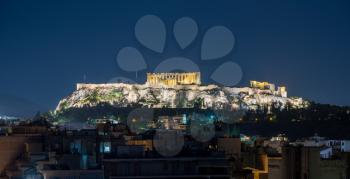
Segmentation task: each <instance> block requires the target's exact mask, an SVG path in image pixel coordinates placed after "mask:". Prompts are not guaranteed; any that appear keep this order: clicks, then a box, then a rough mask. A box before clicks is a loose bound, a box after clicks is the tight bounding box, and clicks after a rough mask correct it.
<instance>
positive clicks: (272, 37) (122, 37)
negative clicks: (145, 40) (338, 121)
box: [0, 0, 350, 116]
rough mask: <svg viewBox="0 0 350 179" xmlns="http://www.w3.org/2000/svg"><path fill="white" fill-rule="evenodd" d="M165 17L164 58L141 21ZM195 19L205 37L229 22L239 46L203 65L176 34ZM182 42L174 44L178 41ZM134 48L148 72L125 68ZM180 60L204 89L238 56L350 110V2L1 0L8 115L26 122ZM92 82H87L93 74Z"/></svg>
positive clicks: (246, 72)
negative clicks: (69, 99)
mask: <svg viewBox="0 0 350 179" xmlns="http://www.w3.org/2000/svg"><path fill="white" fill-rule="evenodd" d="M147 14H154V15H157V16H159V17H160V18H161V19H162V20H163V21H164V22H165V24H166V27H167V28H168V29H167V30H168V33H167V37H168V39H167V40H168V41H167V45H166V48H165V52H164V53H163V54H157V53H154V52H151V51H149V50H147V49H145V48H144V47H143V46H141V45H140V44H139V43H138V42H137V40H136V39H135V36H134V25H135V23H136V21H137V20H138V19H139V18H140V17H142V16H144V15H147ZM185 16H186V17H191V18H193V19H194V20H195V21H196V22H197V24H198V29H199V35H202V34H203V33H204V32H205V31H206V30H207V29H208V28H209V27H211V26H214V25H224V26H227V27H228V28H229V29H231V30H232V32H233V33H234V35H235V38H236V44H235V47H234V50H233V52H232V53H230V54H229V55H227V56H225V57H224V58H222V59H219V60H217V61H214V62H202V61H200V60H199V59H198V57H199V56H200V55H199V54H200V48H199V47H200V44H201V36H199V37H197V39H196V41H195V42H194V44H192V45H191V46H190V47H189V48H187V49H185V50H184V51H181V50H179V49H178V48H176V46H175V45H176V43H175V41H174V38H173V37H172V34H171V32H172V28H173V24H174V22H175V21H176V20H177V19H179V18H181V17H185ZM172 44H174V45H172ZM125 46H133V47H136V48H138V49H139V50H140V51H141V52H142V53H144V57H145V59H146V62H147V65H148V69H147V70H142V71H140V72H139V73H138V76H139V77H138V78H137V79H135V73H130V72H125V71H123V70H122V69H121V68H119V67H118V65H117V62H116V55H117V53H118V50H119V49H121V48H122V47H125ZM172 56H185V57H188V58H190V59H193V60H194V61H195V62H196V63H197V64H199V66H200V68H201V72H202V74H203V77H204V78H203V80H202V81H203V82H204V83H212V81H211V80H210V79H209V78H208V76H210V74H211V73H212V72H213V70H215V69H214V67H215V66H218V65H220V64H221V63H222V62H225V61H228V60H232V61H234V62H235V63H238V64H239V65H240V66H241V68H242V71H243V79H242V80H241V82H240V83H239V85H238V86H247V85H248V84H249V80H252V79H254V80H264V81H271V82H273V83H276V84H277V85H280V84H283V85H286V86H287V88H288V92H289V95H290V96H301V97H304V98H306V99H310V100H313V101H316V102H320V103H330V104H337V105H350V95H349V92H350V91H349V89H350V80H349V76H350V75H349V70H348V69H349V67H350V2H349V1H347V0H344V1H340V0H332V1H320V0H307V1H305V0H289V1H287V0H283V1H277V0H265V1H261V0H256V1H253V0H227V1H224V0H223V1H220V0H216V1H212V0H205V1H198V0H192V1H189V0H176V1H175V0H173V1H170V0H166V1H165V0H159V1H156V0H149V1H141V0H138V1H136V0H124V1H117V0H111V1H91V2H90V1H87V0H81V1H78V0H76V1H71V0H67V1H64V0H57V1H47V0H43V1H35V0H33V1H26V0H23V1H12V0H1V1H0V84H1V86H0V114H6V115H17V116H25V115H31V114H34V113H35V112H36V111H38V110H41V111H45V110H48V109H54V108H55V107H56V105H57V103H58V101H59V99H61V98H63V97H65V96H67V95H69V94H70V93H72V92H73V91H74V89H75V84H76V83H78V82H83V81H84V79H85V81H86V82H91V83H105V82H107V81H109V80H110V79H112V78H114V77H116V76H123V77H128V78H131V79H133V80H135V81H137V82H140V83H143V82H144V80H145V76H144V75H145V73H146V72H148V71H152V70H154V68H155V66H156V65H157V64H159V62H160V61H162V60H164V59H166V58H169V57H172ZM84 76H85V77H84Z"/></svg>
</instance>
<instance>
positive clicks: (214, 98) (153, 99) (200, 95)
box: [56, 72, 307, 112]
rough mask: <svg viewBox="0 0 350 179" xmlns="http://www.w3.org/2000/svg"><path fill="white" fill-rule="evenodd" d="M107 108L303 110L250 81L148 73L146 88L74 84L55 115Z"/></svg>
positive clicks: (297, 101) (281, 91)
mask: <svg viewBox="0 0 350 179" xmlns="http://www.w3.org/2000/svg"><path fill="white" fill-rule="evenodd" d="M100 104H108V105H111V106H113V107H118V108H119V107H128V106H133V105H135V104H137V105H138V106H140V105H141V106H144V107H148V108H162V107H167V108H193V107H194V106H195V104H200V107H201V108H204V109H206V108H210V109H214V110H216V109H223V110H236V109H238V108H240V109H241V108H243V109H258V108H260V107H263V106H270V105H275V106H276V107H281V108H283V107H285V106H286V105H287V104H290V105H291V106H292V107H295V108H301V107H304V106H305V105H307V104H306V102H305V101H304V100H303V99H302V98H288V97H287V91H286V87H284V86H279V87H277V89H276V87H275V85H274V84H272V83H268V82H258V81H251V82H250V87H241V88H238V87H224V86H218V85H213V84H210V85H203V84H201V79H200V73H199V72H189V73H147V81H146V83H145V84H126V83H109V84H85V83H79V84H77V90H76V91H75V92H73V94H72V95H70V96H68V97H67V98H64V99H62V100H61V101H60V103H59V105H58V106H57V108H56V111H58V112H59V111H64V110H66V109H69V108H82V107H94V106H98V105H100Z"/></svg>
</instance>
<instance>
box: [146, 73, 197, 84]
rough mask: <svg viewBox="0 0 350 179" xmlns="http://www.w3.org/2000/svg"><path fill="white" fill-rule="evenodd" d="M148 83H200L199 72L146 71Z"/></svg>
mask: <svg viewBox="0 0 350 179" xmlns="http://www.w3.org/2000/svg"><path fill="white" fill-rule="evenodd" d="M146 83H147V84H148V85H152V86H157V85H165V86H175V85H200V84H201V75H200V72H187V73H147V82H146Z"/></svg>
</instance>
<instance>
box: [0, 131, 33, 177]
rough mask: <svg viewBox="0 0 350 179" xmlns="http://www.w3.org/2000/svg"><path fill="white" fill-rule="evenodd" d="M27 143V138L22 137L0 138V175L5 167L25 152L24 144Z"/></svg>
mask: <svg viewBox="0 0 350 179" xmlns="http://www.w3.org/2000/svg"><path fill="white" fill-rule="evenodd" d="M27 141H28V138H27V137H22V136H1V137H0V174H1V173H3V172H4V169H5V167H6V166H7V165H9V164H10V163H11V162H13V161H14V160H15V159H16V158H17V157H18V156H19V155H20V154H21V153H22V152H24V151H25V144H24V143H25V142H27Z"/></svg>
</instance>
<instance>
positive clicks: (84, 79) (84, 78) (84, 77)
mask: <svg viewBox="0 0 350 179" xmlns="http://www.w3.org/2000/svg"><path fill="white" fill-rule="evenodd" d="M83 81H84V83H86V74H84V76H83Z"/></svg>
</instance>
